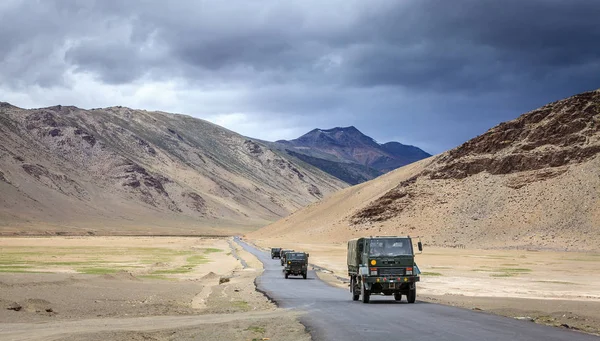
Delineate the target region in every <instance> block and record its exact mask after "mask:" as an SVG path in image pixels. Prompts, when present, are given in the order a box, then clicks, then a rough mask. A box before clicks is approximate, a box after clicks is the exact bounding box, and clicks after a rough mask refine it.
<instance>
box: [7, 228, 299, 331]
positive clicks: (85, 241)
mask: <svg viewBox="0 0 600 341" xmlns="http://www.w3.org/2000/svg"><path fill="white" fill-rule="evenodd" d="M0 250H1V252H0V288H1V290H0V339H2V340H17V339H18V340H109V339H110V340H198V339H202V340H208V339H213V340H252V339H258V340H261V339H263V338H271V339H272V340H274V339H276V340H309V339H310V338H309V336H308V334H306V333H305V330H304V326H302V325H301V324H300V323H299V322H298V321H297V316H296V315H295V313H293V312H289V311H282V310H280V309H277V308H276V307H275V305H274V304H273V303H271V302H269V300H268V299H267V298H266V297H265V296H263V295H262V294H260V293H258V292H257V291H256V290H255V287H254V284H253V282H254V279H255V278H256V276H257V275H259V274H260V273H261V269H262V268H261V263H260V262H258V261H257V260H256V258H254V257H253V256H252V255H250V254H248V253H247V252H245V251H243V250H241V249H240V248H239V247H238V246H237V244H234V243H232V242H231V240H230V239H202V238H179V237H48V238H1V239H0ZM236 257H239V259H240V260H243V262H244V263H241V261H240V260H238V259H236Z"/></svg>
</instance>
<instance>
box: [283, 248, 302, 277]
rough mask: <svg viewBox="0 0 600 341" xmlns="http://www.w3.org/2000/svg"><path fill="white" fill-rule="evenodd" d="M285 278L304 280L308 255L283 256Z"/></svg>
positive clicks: (295, 253) (299, 253)
mask: <svg viewBox="0 0 600 341" xmlns="http://www.w3.org/2000/svg"><path fill="white" fill-rule="evenodd" d="M283 273H284V274H285V278H288V277H289V275H294V276H300V275H302V277H303V278H304V279H306V274H307V273H308V253H304V252H288V253H286V254H285V267H284V268H283Z"/></svg>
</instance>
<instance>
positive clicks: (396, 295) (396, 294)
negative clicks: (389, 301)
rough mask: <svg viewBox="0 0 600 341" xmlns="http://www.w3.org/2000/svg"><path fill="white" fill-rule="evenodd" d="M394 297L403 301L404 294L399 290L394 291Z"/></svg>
mask: <svg viewBox="0 0 600 341" xmlns="http://www.w3.org/2000/svg"><path fill="white" fill-rule="evenodd" d="M394 299H395V300H396V301H402V294H401V293H399V292H395V293H394Z"/></svg>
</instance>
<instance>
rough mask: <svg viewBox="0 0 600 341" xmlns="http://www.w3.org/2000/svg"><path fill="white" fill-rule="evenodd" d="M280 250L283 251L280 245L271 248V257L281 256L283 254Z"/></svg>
mask: <svg viewBox="0 0 600 341" xmlns="http://www.w3.org/2000/svg"><path fill="white" fill-rule="evenodd" d="M280 252H281V248H280V247H272V248H271V259H275V258H281V256H280V255H279V253H280Z"/></svg>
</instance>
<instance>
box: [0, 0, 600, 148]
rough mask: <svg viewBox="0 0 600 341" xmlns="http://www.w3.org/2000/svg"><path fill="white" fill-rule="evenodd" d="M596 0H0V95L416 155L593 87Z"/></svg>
mask: <svg viewBox="0 0 600 341" xmlns="http://www.w3.org/2000/svg"><path fill="white" fill-rule="evenodd" d="M599 17H600V1H597V0H502V1H498V0H453V1H447V0H405V1H401V0H398V1H393V0H369V1H365V0H340V1H338V0H332V1H323V0H318V1H317V0H314V1H313V0H297V1H279V0H272V1H270V0H267V1H259V0H244V1H241V0H240V1H238V0H227V1H221V0H214V1H201V0H190V1H185V0H178V1H164V0H161V1H143V0H139V1H138V0H127V1H122V0H114V1H113V0H98V1H92V0H90V1H69V0H56V1H52V0H39V1H33V0H31V1H20V0H2V1H0V56H1V64H0V101H7V102H10V103H12V104H15V105H17V106H21V107H25V108H32V107H43V106H50V105H55V104H63V105H76V106H79V107H83V108H95V107H105V106H113V105H123V106H129V107H134V108H139V109H147V110H164V111H169V112H177V113H184V114H189V115H192V116H195V117H199V118H203V119H207V120H210V121H212V122H215V123H217V124H220V125H222V126H225V127H227V128H229V129H232V130H234V131H237V132H239V133H242V134H244V135H248V136H252V137H256V138H262V139H267V140H276V139H291V138H295V137H298V136H300V135H301V134H303V133H305V132H307V131H309V130H311V129H313V128H331V127H335V126H350V125H354V126H356V127H357V128H358V129H360V130H362V131H363V132H364V133H366V134H367V135H370V136H372V137H373V138H375V139H376V140H377V141H379V142H387V141H390V140H395V141H399V142H402V143H406V144H413V145H417V146H419V147H422V148H423V149H425V150H426V151H429V152H431V153H438V152H441V151H443V150H446V149H449V148H452V147H454V146H456V145H458V144H460V143H462V142H464V141H466V140H468V139H469V138H472V137H474V136H476V135H478V134H481V133H483V132H485V130H487V129H488V128H490V127H492V126H494V125H495V124H497V123H499V122H502V121H505V120H509V119H513V118H515V117H517V116H518V115H520V114H521V113H523V112H525V111H528V110H531V109H534V108H536V107H538V106H541V105H543V104H545V103H547V102H551V101H554V100H557V99H560V98H564V97H568V96H570V95H573V94H575V93H578V92H582V91H586V90H592V89H597V88H600V43H599V42H600V25H598V18H599Z"/></svg>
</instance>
